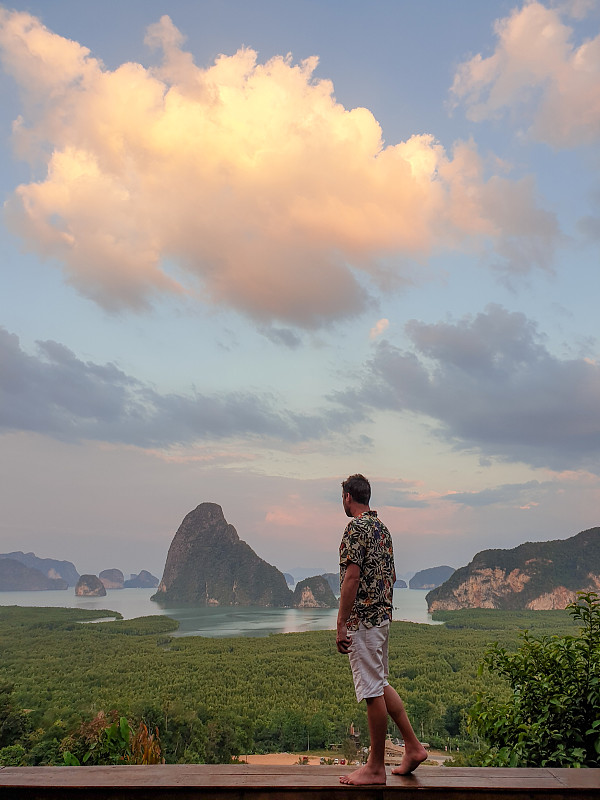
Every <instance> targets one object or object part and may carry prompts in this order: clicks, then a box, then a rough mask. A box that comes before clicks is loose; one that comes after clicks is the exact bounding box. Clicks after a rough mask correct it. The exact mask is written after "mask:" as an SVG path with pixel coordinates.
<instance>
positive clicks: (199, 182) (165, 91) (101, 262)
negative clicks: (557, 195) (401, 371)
mask: <svg viewBox="0 0 600 800" xmlns="http://www.w3.org/2000/svg"><path fill="white" fill-rule="evenodd" d="M182 41H183V37H182V35H181V34H180V32H179V31H178V30H177V29H176V28H175V27H174V26H173V24H172V22H171V20H170V19H169V18H168V17H163V18H162V19H161V20H160V22H159V23H157V24H155V25H153V26H151V28H150V29H149V31H148V35H147V43H148V44H149V45H150V46H153V47H158V48H161V49H162V53H163V60H162V63H161V65H160V67H158V68H146V67H143V66H142V65H140V64H135V63H125V64H122V65H121V66H120V67H118V68H117V69H115V70H112V71H111V70H109V69H106V68H105V67H104V66H103V64H102V63H101V62H100V61H99V60H98V59H96V58H94V57H92V56H91V54H90V52H89V50H88V49H87V48H85V47H83V46H82V45H80V44H78V43H76V42H73V41H68V40H66V39H64V38H62V37H60V36H58V35H56V34H54V33H51V32H50V31H48V30H47V29H46V28H45V27H44V26H43V25H42V24H41V22H40V21H39V20H37V19H36V18H34V17H32V16H30V15H28V14H25V13H18V12H8V11H1V10H0V56H1V58H2V62H3V64H4V68H5V70H6V71H7V72H9V73H10V74H12V75H13V76H14V78H15V79H16V81H17V84H18V86H19V87H20V90H21V93H22V95H23V114H22V116H21V117H20V118H19V120H18V121H17V122H16V124H15V130H14V139H15V147H16V151H17V153H18V154H19V155H20V156H21V157H23V158H29V159H30V160H31V161H32V163H34V164H35V165H37V169H38V170H39V180H37V181H34V182H31V183H29V184H24V185H21V186H19V187H18V188H17V190H16V192H15V193H14V195H13V197H12V198H11V199H10V200H9V203H8V209H7V210H8V218H9V219H10V220H11V224H12V225H13V226H14V227H15V228H16V229H17V230H18V231H19V232H20V233H21V235H22V236H23V237H24V238H25V239H26V240H27V242H28V243H29V246H30V247H32V248H36V249H37V250H38V251H39V252H41V253H42V254H44V255H48V256H51V257H54V258H56V259H58V260H59V262H60V263H61V264H62V265H63V267H64V270H65V273H66V276H67V279H68V280H69V281H70V283H71V284H73V285H74V286H75V287H77V289H78V290H79V291H80V292H82V293H83V294H85V295H87V296H89V297H91V298H93V299H94V300H95V301H97V302H98V303H100V304H102V305H103V306H104V307H106V308H108V309H119V308H123V307H134V308H135V307H144V306H145V305H147V304H148V303H150V302H151V300H152V297H153V295H154V294H156V293H164V292H189V293H192V294H194V295H196V296H197V297H198V298H200V299H201V300H202V301H203V302H209V303H220V304H225V305H228V306H230V307H234V308H236V309H238V310H241V311H243V312H244V313H246V314H249V315H251V316H253V317H255V318H257V319H260V320H262V321H263V322H264V321H272V320H283V321H285V322H287V323H291V324H295V325H301V326H306V327H314V326H317V325H319V324H322V323H324V322H327V321H328V320H330V319H334V318H336V317H342V316H345V315H348V314H351V313H354V312H356V311H357V310H360V309H361V308H362V307H363V305H364V303H365V302H366V298H365V293H364V288H362V286H361V285H359V284H362V281H359V280H358V276H359V275H361V274H362V275H363V276H367V277H368V279H369V280H371V281H373V282H374V284H376V283H377V281H378V280H379V279H382V280H383V279H384V278H381V275H382V273H383V270H382V263H383V262H385V263H386V265H389V264H390V263H393V262H394V261H395V260H396V261H398V262H400V263H401V262H403V261H405V259H406V258H407V257H408V258H409V259H410V258H416V259H421V258H424V257H427V256H428V255H429V254H430V253H432V252H434V251H436V250H438V251H439V250H442V249H446V248H463V247H469V248H472V247H474V246H480V245H481V246H483V245H485V246H486V247H490V246H491V247H492V248H496V250H497V252H498V253H499V254H500V256H501V257H502V259H503V263H504V265H505V267H507V268H508V269H511V270H515V269H516V270H521V271H522V270H525V269H529V268H531V267H532V266H547V263H548V260H549V258H550V257H551V251H552V245H553V243H554V240H555V238H556V235H557V226H556V222H555V219H554V217H553V215H551V214H549V213H547V212H544V211H542V210H540V209H539V208H538V207H537V206H536V198H535V187H534V186H533V184H532V182H531V180H530V179H522V180H521V181H518V182H512V181H510V180H508V179H507V178H506V177H499V176H495V175H491V176H490V175H487V174H486V170H485V169H484V165H483V163H482V159H481V158H480V157H479V155H478V153H477V149H476V147H475V145H474V144H473V143H472V142H463V143H457V144H456V145H455V146H454V148H453V151H452V152H451V153H450V152H447V151H446V150H445V148H444V147H443V146H442V145H441V144H440V143H439V142H437V141H436V140H435V138H434V137H433V136H432V135H429V134H423V135H415V136H413V137H411V138H410V139H409V140H408V141H405V142H400V143H398V144H396V145H389V146H384V143H383V139H382V132H381V129H380V126H379V124H378V123H377V121H376V120H375V118H374V117H373V115H372V114H371V113H370V112H369V111H368V110H367V109H365V108H355V109H352V110H348V109H346V108H344V107H343V106H342V105H341V104H339V103H337V102H336V100H335V97H334V94H333V86H332V84H331V83H330V82H329V81H326V80H317V79H316V78H315V77H314V70H315V67H316V66H317V59H316V58H310V59H307V60H305V61H303V62H302V63H300V64H294V63H293V61H292V59H291V57H290V56H287V57H281V56H276V57H273V58H271V59H270V60H269V61H267V62H266V63H265V64H259V63H257V55H256V53H255V52H254V51H252V50H249V49H242V50H240V51H238V52H237V53H235V54H234V55H232V56H220V57H219V58H218V59H217V60H216V62H215V63H214V64H213V65H212V66H210V67H208V68H206V69H203V68H200V67H198V66H196V65H195V64H194V61H193V58H192V56H191V55H190V54H189V53H187V52H185V51H184V50H183V49H182ZM394 255H400V256H402V258H398V259H394V258H390V257H391V256H392V257H393V256H394ZM394 269H396V268H395V267H394ZM397 269H398V270H400V269H401V267H397ZM388 277H389V276H388ZM397 277H398V278H399V280H400V281H401V280H402V276H401V275H397ZM374 284H372V285H374Z"/></svg>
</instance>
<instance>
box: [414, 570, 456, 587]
mask: <svg viewBox="0 0 600 800" xmlns="http://www.w3.org/2000/svg"><path fill="white" fill-rule="evenodd" d="M454 571H455V570H454V567H448V566H443V567H429V568H428V569H422V570H420V571H419V572H416V573H415V574H414V575H413V576H412V578H411V579H410V581H409V582H408V586H409V588H410V589H435V588H437V587H438V586H441V585H442V583H444V582H445V581H447V580H448V578H449V577H450V576H451V575H452V574H453V573H454Z"/></svg>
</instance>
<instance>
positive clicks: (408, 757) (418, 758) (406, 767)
mask: <svg viewBox="0 0 600 800" xmlns="http://www.w3.org/2000/svg"><path fill="white" fill-rule="evenodd" d="M426 758H427V750H425V748H424V747H422V748H421V749H420V750H415V751H414V752H412V751H411V752H410V753H407V752H405V753H404V757H403V759H402V762H401V764H400V766H399V767H395V768H394V769H393V770H392V775H410V773H411V772H414V771H415V770H416V768H417V767H418V766H419V764H422V763H423V761H425V759H426Z"/></svg>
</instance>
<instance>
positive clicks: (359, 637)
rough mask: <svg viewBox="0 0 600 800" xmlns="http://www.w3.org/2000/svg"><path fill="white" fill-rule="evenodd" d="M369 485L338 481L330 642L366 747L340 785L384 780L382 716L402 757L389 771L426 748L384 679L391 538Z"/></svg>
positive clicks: (403, 771) (355, 478) (408, 764)
mask: <svg viewBox="0 0 600 800" xmlns="http://www.w3.org/2000/svg"><path fill="white" fill-rule="evenodd" d="M370 500H371V485H370V484H369V481H368V480H367V479H366V478H365V477H364V475H351V476H350V477H349V478H348V479H347V480H345V481H344V482H343V483H342V503H343V506H344V511H345V512H346V516H348V517H351V518H352V519H351V520H350V522H349V523H348V525H347V526H346V530H345V531H344V535H343V537H342V542H341V544H340V586H341V597H340V608H339V612H338V618H337V637H336V644H337V649H338V650H339V652H340V653H347V654H348V656H349V658H350V666H351V667H352V677H353V678H354V688H355V690H356V699H357V700H358V702H359V703H360V702H361V700H363V699H364V700H366V702H367V720H368V723H369V735H370V738H371V750H370V753H369V758H368V760H367V763H366V764H365V765H364V766H362V767H360V768H359V769H357V770H355V771H354V772H352V773H351V774H350V775H343V776H342V777H341V778H340V782H341V783H346V784H351V785H362V784H374V783H385V782H386V773H385V740H386V735H387V718H388V714H389V715H390V716H391V718H392V719H393V720H394V722H395V723H396V725H397V726H398V728H399V729H400V733H401V734H402V738H403V739H404V757H403V758H402V763H401V764H400V766H399V767H396V768H394V769H393V770H392V773H393V774H394V775H408V774H409V773H411V772H412V771H413V770H415V769H416V768H417V767H418V766H419V764H421V762H423V761H425V759H426V758H427V751H426V750H425V748H424V747H423V745H422V744H421V743H420V742H419V740H418V739H417V737H416V735H415V732H414V731H413V729H412V726H411V724H410V721H409V719H408V716H407V714H406V711H405V709H404V704H403V703H402V700H401V699H400V697H399V696H398V693H397V692H396V690H395V689H393V688H392V687H391V686H390V685H389V683H388V680H387V678H388V635H389V626H390V621H391V619H392V608H393V589H394V582H395V580H396V573H395V569H394V552H393V547H392V537H391V536H390V532H389V531H388V529H387V528H386V526H385V525H384V524H383V522H381V520H379V519H378V517H377V512H376V511H371V509H370V507H369V502H370Z"/></svg>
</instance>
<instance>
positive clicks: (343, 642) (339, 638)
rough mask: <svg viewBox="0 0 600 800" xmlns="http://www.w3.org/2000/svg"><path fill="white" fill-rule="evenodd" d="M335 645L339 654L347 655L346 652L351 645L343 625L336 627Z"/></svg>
mask: <svg viewBox="0 0 600 800" xmlns="http://www.w3.org/2000/svg"><path fill="white" fill-rule="evenodd" d="M335 644H336V646H337V649H338V652H339V653H343V654H344V655H348V650H349V649H350V646H351V644H352V639H351V638H350V637H349V636H348V629H347V628H346V626H345V625H338V629H337V635H336V638H335Z"/></svg>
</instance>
